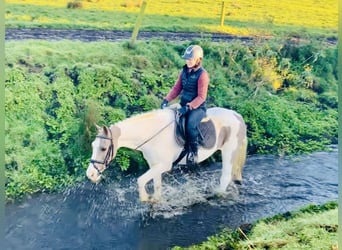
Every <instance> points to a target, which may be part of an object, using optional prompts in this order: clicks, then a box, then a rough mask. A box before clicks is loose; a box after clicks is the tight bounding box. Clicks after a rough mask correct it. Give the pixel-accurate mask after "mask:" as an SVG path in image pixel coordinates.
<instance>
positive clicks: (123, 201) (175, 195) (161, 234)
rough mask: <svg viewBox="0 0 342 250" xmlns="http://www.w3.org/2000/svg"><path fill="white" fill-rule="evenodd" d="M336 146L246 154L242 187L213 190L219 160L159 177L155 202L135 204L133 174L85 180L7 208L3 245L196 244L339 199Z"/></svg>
mask: <svg viewBox="0 0 342 250" xmlns="http://www.w3.org/2000/svg"><path fill="white" fill-rule="evenodd" d="M337 158H338V155H337V149H333V151H332V152H318V153H314V154H311V155H307V156H300V157H294V158H292V159H289V158H276V157H273V156H250V157H249V158H248V160H247V163H246V166H245V169H244V172H243V177H244V180H243V184H242V185H241V186H240V187H238V188H236V187H234V186H233V187H231V189H230V190H229V192H227V194H226V195H225V196H224V197H217V196H215V195H214V192H213V190H214V189H215V187H216V185H217V184H218V179H219V175H220V165H219V164H212V165H210V166H202V167H200V169H198V170H197V171H196V172H185V173H182V171H181V170H179V169H178V170H175V171H173V172H172V173H169V174H165V175H164V183H163V194H164V196H163V200H162V202H161V203H159V204H154V205H148V204H141V203H140V202H139V201H138V192H137V189H136V177H132V176H128V177H123V178H122V180H120V181H115V180H106V182H104V183H101V184H100V185H97V186H94V185H92V184H90V183H89V182H87V181H85V182H84V183H82V184H80V185H78V186H77V187H73V188H70V189H68V190H66V191H65V192H64V193H62V194H53V195H39V196H37V197H33V198H31V199H28V200H26V201H25V202H23V203H21V204H9V205H7V206H6V211H5V212H6V216H5V217H6V218H5V220H6V226H5V242H4V248H3V249H8V250H9V249H18V250H24V249H118V250H125V249H127V250H132V249H133V250H134V249H140V250H144V249H146V250H154V249H167V248H170V247H172V246H175V245H181V246H189V245H191V244H196V243H200V242H202V241H204V240H206V238H207V237H208V236H210V235H213V234H215V233H218V232H220V230H221V229H222V228H223V227H232V228H235V227H237V226H239V225H241V224H244V223H251V222H253V221H255V220H257V219H259V218H262V217H267V216H272V215H275V214H278V213H284V212H286V211H290V210H295V209H298V208H300V207H302V206H305V205H308V204H311V203H314V204H321V203H324V202H327V201H331V200H336V199H337V191H338V186H337V172H338V170H337Z"/></svg>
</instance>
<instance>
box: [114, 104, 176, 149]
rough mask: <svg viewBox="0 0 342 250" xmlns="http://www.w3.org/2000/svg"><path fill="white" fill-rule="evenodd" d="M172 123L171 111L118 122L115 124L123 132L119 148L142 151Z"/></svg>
mask: <svg viewBox="0 0 342 250" xmlns="http://www.w3.org/2000/svg"><path fill="white" fill-rule="evenodd" d="M172 121H173V116H172V113H171V111H166V110H165V111H164V110H163V111H152V112H148V113H144V114H141V115H137V116H134V117H131V118H128V119H126V120H123V121H121V122H118V123H116V124H115V125H116V126H117V127H119V128H120V131H121V135H120V137H119V138H118V147H119V148H120V147H125V148H130V149H140V147H141V146H142V145H144V143H146V142H147V141H148V140H150V139H151V138H153V137H154V136H155V135H156V134H157V133H158V132H159V131H160V130H161V129H163V128H164V127H165V126H168V125H169V124H170V123H171V122H172Z"/></svg>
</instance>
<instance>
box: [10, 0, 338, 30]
mask: <svg viewBox="0 0 342 250" xmlns="http://www.w3.org/2000/svg"><path fill="white" fill-rule="evenodd" d="M67 2H70V1H65V0H64V1H63V0H57V1H39V0H31V1H30V0H27V1H23V0H22V1H18V0H9V1H7V5H6V15H5V18H6V27H7V28H10V27H21V28H22V27H30V28H32V27H43V28H61V29H71V28H80V29H105V30H132V29H133V27H134V24H135V21H136V18H137V15H138V13H139V11H140V9H139V7H138V5H139V4H138V3H137V2H139V1H109V0H102V1H98V2H97V3H95V1H94V2H92V1H81V2H82V5H83V7H82V8H81V9H67V8H66V6H67ZM129 2H132V3H129ZM133 2H135V4H134V3H133ZM225 2H226V4H225V11H224V13H225V15H224V25H223V26H221V25H220V22H221V8H222V1H215V2H213V1H209V0H207V1H205V0H203V1H180V0H179V1H148V2H147V8H146V11H145V16H144V18H143V22H142V26H141V30H146V31H147V30H149V31H185V32H189V31H193V32H220V33H230V34H235V35H259V36H270V35H271V36H279V35H281V36H300V37H303V36H304V37H308V36H315V37H337V16H338V12H337V2H336V1H333V0H328V1H325V2H319V1H316V0H305V1H300V2H295V3H294V2H293V1H291V0H283V1H267V0H262V1H254V2H253V3H251V2H250V1H247V0H240V1H239V2H236V1H225Z"/></svg>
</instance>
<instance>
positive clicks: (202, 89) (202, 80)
mask: <svg viewBox="0 0 342 250" xmlns="http://www.w3.org/2000/svg"><path fill="white" fill-rule="evenodd" d="M209 81H210V79H209V74H208V72H207V71H206V70H203V72H202V74H201V75H200V77H199V78H198V85H197V96H196V97H195V99H193V100H192V101H191V102H190V103H188V105H189V107H190V109H196V108H198V107H199V106H200V105H201V104H202V103H203V102H205V100H206V99H207V93H208V86H209ZM181 91H182V72H180V74H179V76H178V79H177V81H176V83H175V85H174V86H173V87H172V89H171V90H170V92H169V93H168V94H167V96H166V97H165V99H166V100H167V101H168V102H170V101H172V100H174V99H175V98H176V97H177V96H178V95H179V94H180V93H181Z"/></svg>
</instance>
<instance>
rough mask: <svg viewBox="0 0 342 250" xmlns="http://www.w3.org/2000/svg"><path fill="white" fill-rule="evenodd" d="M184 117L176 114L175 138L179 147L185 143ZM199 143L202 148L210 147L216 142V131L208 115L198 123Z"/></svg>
mask: <svg viewBox="0 0 342 250" xmlns="http://www.w3.org/2000/svg"><path fill="white" fill-rule="evenodd" d="M184 127H185V119H184V116H177V115H176V128H175V138H176V141H177V143H178V145H180V146H181V147H183V146H184V144H185V129H184ZM198 129H199V133H200V138H199V144H200V146H202V147H204V148H207V149H209V148H212V147H214V146H215V143H216V131H215V126H214V123H213V121H212V120H211V119H209V118H208V117H205V118H204V119H203V120H202V121H201V123H200V125H199V128H198Z"/></svg>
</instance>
